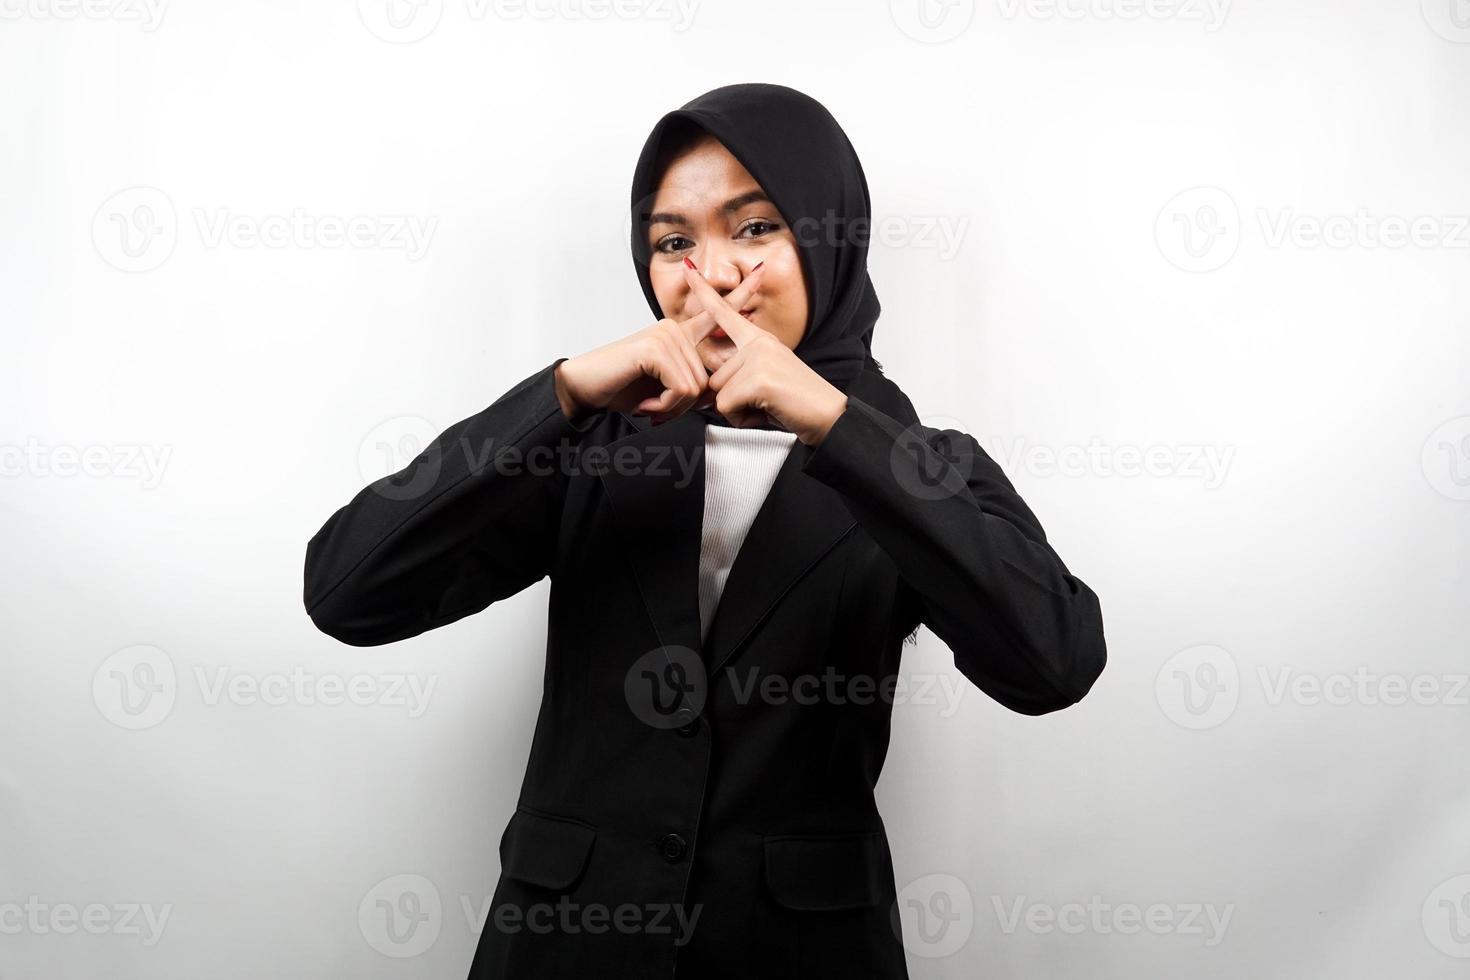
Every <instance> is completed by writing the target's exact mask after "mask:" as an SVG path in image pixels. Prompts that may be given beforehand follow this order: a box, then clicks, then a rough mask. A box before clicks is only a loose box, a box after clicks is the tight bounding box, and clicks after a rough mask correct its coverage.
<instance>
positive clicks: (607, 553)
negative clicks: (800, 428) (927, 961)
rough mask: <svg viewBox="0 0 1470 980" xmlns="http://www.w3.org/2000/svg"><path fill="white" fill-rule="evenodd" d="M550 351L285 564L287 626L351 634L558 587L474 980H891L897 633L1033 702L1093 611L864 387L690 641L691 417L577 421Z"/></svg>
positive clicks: (695, 618)
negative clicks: (882, 776)
mask: <svg viewBox="0 0 1470 980" xmlns="http://www.w3.org/2000/svg"><path fill="white" fill-rule="evenodd" d="M560 360H564V358H563V359H558V361H556V362H553V363H552V364H550V365H548V366H546V367H545V368H542V369H541V370H539V371H537V372H536V373H535V374H532V375H531V376H530V377H528V378H526V379H525V380H524V381H522V382H520V383H519V384H517V385H516V386H515V387H514V388H512V389H511V390H510V391H508V392H506V393H505V394H504V395H503V396H502V397H501V398H499V399H498V400H497V401H496V402H495V403H494V404H492V405H490V406H489V407H488V408H486V409H484V410H483V411H481V412H479V413H478V414H476V415H473V416H471V417H469V418H467V419H465V420H463V421H461V422H459V423H457V424H455V425H453V426H451V427H450V428H449V429H447V430H446V431H445V432H444V433H442V434H441V436H440V437H439V438H438V439H437V440H436V441H435V443H434V444H433V445H431V446H430V447H428V448H427V449H426V450H425V451H424V452H423V453H422V454H421V455H420V456H418V457H417V458H416V459H414V460H413V461H412V462H410V463H409V465H408V466H407V467H405V468H404V469H403V470H401V471H400V472H398V473H396V474H394V475H392V476H389V477H385V478H384V479H382V480H379V481H377V482H375V483H373V484H372V485H370V486H368V487H366V488H364V489H363V490H362V491H361V492H359V493H358V494H357V495H356V496H355V497H353V499H352V500H351V501H350V502H349V503H348V504H346V506H344V507H342V508H341V509H340V510H338V511H337V512H336V513H335V514H333V515H332V516H331V518H330V519H328V520H327V522H326V524H324V525H323V526H322V528H321V530H320V531H318V532H317V534H316V535H315V536H314V537H313V538H312V539H311V541H310V543H309V544H308V545H307V549H306V567H305V603H306V610H307V612H308V613H309V614H310V616H311V618H312V620H313V621H314V622H315V623H316V625H317V626H318V627H319V628H320V629H321V630H322V631H323V632H325V633H327V634H329V635H331V636H333V637H336V638H337V639H339V640H341V641H342V642H344V643H349V644H353V645H356V646H374V645H378V644H383V643H391V642H394V641H396V640H402V639H406V638H408V637H411V636H416V635H418V634H420V633H423V632H424V631H426V630H430V629H434V628H436V627H439V626H443V625H445V624H446V623H452V622H454V621H456V620H458V619H461V618H463V617H465V616H468V615H470V614H471V613H474V612H478V611H479V610H481V609H484V608H485V607H486V606H488V605H490V604H491V603H492V602H495V601H496V600H497V599H503V598H505V597H507V596H510V595H514V594H515V593H517V592H519V591H520V590H522V589H524V588H525V587H526V586H528V585H530V584H532V583H534V582H537V581H539V580H540V579H541V578H543V577H545V576H547V575H549V576H551V595H550V609H549V619H548V636H547V646H546V672H545V683H544V693H543V699H542V703H541V711H540V715H539V717H538V719H537V722H536V731H535V736H534V740H533V743H532V747H531V755H530V759H529V760H528V762H527V767H526V775H525V780H524V783H523V784H522V787H521V792H520V800H519V803H518V805H517V807H516V810H515V813H514V815H513V816H512V817H511V819H510V821H509V823H508V825H507V826H506V828H505V831H504V833H503V835H502V837H501V840H500V860H501V872H500V879H499V882H498V884H497V886H496V888H495V892H494V897H493V901H492V905H491V909H490V914H489V916H488V917H487V919H486V922H485V927H484V930H483V931H482V933H481V937H480V940H479V946H478V949H477V951H476V954H475V958H474V963H473V965H472V967H471V973H470V975H471V977H474V978H486V980H488V978H491V977H494V978H507V980H520V978H526V980H549V978H553V977H575V978H580V980H586V978H594V977H619V978H622V977H648V978H659V980H668V978H669V977H670V976H674V975H677V977H681V978H682V977H686V976H688V977H698V978H708V977H724V976H729V977H741V978H750V977H760V978H776V977H793V978H795V977H801V978H804V980H810V978H814V977H826V976H831V977H842V978H845V980H851V978H857V977H875V978H900V977H906V976H907V974H906V968H905V961H904V952H903V947H902V944H901V940H900V937H899V935H898V932H897V931H896V930H895V928H894V923H895V922H896V921H897V913H896V911H895V909H894V908H893V906H894V902H895V897H896V896H895V891H896V889H895V881H894V873H893V866H892V861H891V857H890V853H889V846H888V839H887V836H886V834H885V832H884V826H883V821H882V818H881V817H880V816H879V813H878V810H877V807H876V806H875V804H874V799H873V788H874V785H875V783H876V782H877V780H878V776H879V772H880V771H881V769H882V766H883V759H884V755H885V753H886V751H887V747H888V731H889V719H890V713H891V710H892V703H891V687H890V688H889V694H890V696H889V697H885V696H884V679H885V678H887V679H888V682H889V683H890V684H891V683H892V678H893V677H894V675H895V674H896V672H897V671H898V668H899V660H900V652H901V650H902V647H903V639H904V637H905V635H906V634H908V633H910V632H911V631H913V630H914V629H915V628H916V627H917V626H918V625H919V624H920V623H923V624H925V625H927V626H928V627H929V628H930V629H931V630H933V631H934V633H935V634H936V635H937V636H938V637H939V638H940V639H942V640H943V641H944V642H945V643H946V644H948V646H949V648H950V650H951V651H952V652H953V654H954V662H955V665H956V667H957V668H958V669H959V671H960V672H961V673H963V674H964V676H965V677H967V678H968V679H969V680H970V681H971V682H973V683H974V684H975V685H976V686H978V687H979V688H980V689H981V690H983V691H985V692H986V693H987V694H989V695H990V696H991V697H992V698H994V699H995V700H996V701H999V702H1000V703H1001V704H1002V705H1005V706H1006V707H1007V708H1010V709H1011V710H1013V711H1017V712H1022V713H1025V714H1029V715H1039V714H1043V713H1046V712H1050V711H1056V710H1058V709H1060V708H1065V707H1067V706H1068V705H1070V704H1072V703H1073V702H1075V701H1077V700H1078V699H1080V698H1081V697H1082V696H1083V695H1084V694H1086V693H1087V691H1088V690H1089V689H1090V688H1091V686H1092V684H1093V682H1094V681H1095V680H1096V679H1097V677H1098V674H1099V673H1100V672H1101V670H1102V668H1103V665H1104V663H1105V661H1106V658H1107V654H1106V648H1105V645H1104V641H1103V623H1102V613H1101V609H1100V606H1099V603H1098V598H1097V596H1096V595H1095V594H1094V593H1093V591H1092V590H1091V589H1089V588H1088V587H1087V586H1086V585H1085V584H1083V583H1082V582H1081V581H1080V580H1079V579H1077V578H1076V577H1075V576H1073V575H1071V574H1070V573H1069V572H1068V571H1067V568H1066V566H1065V565H1063V564H1062V561H1061V559H1060V558H1059V557H1058V556H1057V554H1056V553H1055V552H1054V551H1053V550H1052V548H1051V547H1050V546H1049V545H1048V544H1047V542H1046V538H1045V535H1044V532H1043V531H1042V528H1041V525H1040V524H1039V523H1038V522H1037V520H1036V517H1035V515H1034V514H1032V512H1031V510H1030V509H1029V508H1028V507H1027V506H1026V504H1025V503H1024V502H1023V501H1022V500H1021V498H1020V497H1019V496H1018V495H1017V494H1016V492H1015V489H1014V488H1013V486H1012V485H1011V483H1010V481H1009V480H1008V479H1007V478H1006V476H1005V475H1004V473H1003V472H1002V471H1001V469H1000V467H999V466H997V465H996V464H995V462H994V461H993V460H991V459H990V457H989V456H987V455H986V454H985V452H984V450H982V449H981V448H980V446H979V445H978V443H976V442H975V440H974V439H972V438H971V437H970V436H968V435H966V434H964V433H961V432H957V431H955V430H940V429H934V428H929V427H924V426H916V427H913V428H910V429H908V430H907V431H905V430H904V429H903V427H901V426H900V425H899V424H898V423H897V422H895V421H894V420H893V419H892V418H890V417H889V416H887V415H885V414H884V413H883V412H881V411H879V410H878V409H876V408H874V407H873V405H874V404H875V403H877V402H878V401H879V399H878V398H877V397H876V396H875V395H876V391H877V389H876V388H872V387H870V386H875V385H888V384H891V382H889V381H888V380H887V379H886V378H882V377H881V376H879V375H876V374H872V373H869V372H865V373H863V374H861V375H860V376H859V377H858V378H857V380H855V381H854V382H853V383H852V385H851V387H849V389H848V391H847V394H848V408H847V410H846V411H845V412H844V413H843V415H842V416H841V417H840V418H839V419H838V421H837V422H836V423H835V425H833V427H832V429H831V431H830V432H829V434H828V435H827V437H826V439H825V440H824V441H823V442H822V444H821V445H820V446H818V447H816V448H815V449H813V448H811V447H808V446H806V445H804V444H802V443H801V442H797V443H795V444H794V445H793V446H792V448H791V451H790V454H789V456H788V457H787V458H786V460H785V462H784V464H783V465H782V467H781V469H780V472H779V474H778V476H777V478H776V481H775V483H774V485H773V486H772V488H771V492H770V495H769V496H768V497H767V499H766V501H765V502H764V504H763V505H762V507H761V509H760V510H759V512H758V513H757V515H756V518H755V521H754V523H753V525H752V526H751V528H750V531H749V534H748V536H747V537H746V539H745V542H744V544H743V546H742V548H741V550H740V552H739V554H738V555H737V560H736V561H735V564H734V565H733V567H732V569H731V572H730V575H729V578H728V580H727V583H726V585H725V588H724V591H723V594H722V596H721V599H720V603H719V606H718V608H717V611H716V615H715V618H714V621H713V623H712V624H711V626H710V629H709V635H708V638H707V641H706V642H704V643H701V642H700V629H699V625H700V624H699V600H698V568H699V549H700V527H701V521H702V518H703V500H704V456H703V447H704V426H705V425H706V424H707V420H706V419H705V418H704V416H702V415H701V414H699V413H696V412H687V413H685V414H684V415H682V416H680V417H678V418H677V419H675V420H673V421H671V422H668V423H666V424H664V425H660V426H653V425H652V424H651V423H649V422H648V420H647V419H645V418H642V417H630V416H627V415H623V414H621V413H618V412H606V411H604V412H597V413H594V414H592V415H591V416H589V417H587V418H585V419H580V420H579V421H578V422H576V423H575V424H574V423H572V422H570V421H569V420H568V419H567V418H566V417H565V416H564V415H563V414H562V411H561V407H560V404H559V403H558V401H557V398H556V391H555V382H554V378H553V374H552V372H553V370H554V369H555V367H556V364H557V363H560ZM865 392H869V393H872V395H873V397H870V398H869V399H868V400H865V399H864V394H865ZM771 678H774V681H773V680H771ZM783 692H784V693H783ZM559 903H560V904H559ZM690 924H692V928H691V927H690ZM676 965H677V967H678V971H677V974H674V972H673V971H674V968H675V967H676Z"/></svg>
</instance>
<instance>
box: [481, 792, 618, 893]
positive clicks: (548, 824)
mask: <svg viewBox="0 0 1470 980" xmlns="http://www.w3.org/2000/svg"><path fill="white" fill-rule="evenodd" d="M596 838H597V829H596V828H595V827H593V826H592V825H591V824H589V823H583V822H582V821H580V820H573V819H571V818H570V817H556V816H552V815H551V814H546V813H539V812H537V811H535V810H530V809H527V808H526V807H524V806H518V807H516V812H515V814H514V815H513V816H512V817H511V818H510V823H509V824H508V825H507V826H506V828H505V833H504V834H503V835H502V836H501V838H500V870H501V872H502V873H503V874H505V875H506V876H507V877H510V878H515V879H517V880H520V881H524V882H527V883H529V884H532V885H539V886H541V887H542V888H551V889H554V890H556V891H568V890H570V889H571V887H572V885H573V884H575V883H576V881H577V879H578V878H579V877H580V876H581V874H582V869H583V868H584V867H586V864H587V855H588V854H590V853H591V851H592V843H593V841H594V840H596Z"/></svg>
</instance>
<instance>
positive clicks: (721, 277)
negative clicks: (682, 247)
mask: <svg viewBox="0 0 1470 980" xmlns="http://www.w3.org/2000/svg"><path fill="white" fill-rule="evenodd" d="M694 264H695V265H696V266H697V267H698V268H699V271H700V273H701V274H702V275H703V276H704V278H705V281H706V282H708V283H709V284H710V285H711V286H713V287H715V289H717V290H719V292H720V295H722V296H723V295H724V294H725V293H728V292H729V291H730V290H732V289H734V288H735V287H736V286H738V285H740V283H741V281H742V280H743V279H744V278H745V277H746V276H747V275H749V274H750V270H748V269H742V268H741V267H740V265H739V264H738V263H737V262H735V261H734V260H733V259H731V258H729V257H727V256H722V255H719V254H717V253H715V252H713V251H706V252H704V254H698V255H695V256H694Z"/></svg>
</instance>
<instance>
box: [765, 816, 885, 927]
mask: <svg viewBox="0 0 1470 980" xmlns="http://www.w3.org/2000/svg"><path fill="white" fill-rule="evenodd" d="M883 846H884V844H883V834H882V831H873V832H871V833H861V834H834V835H824V836H817V835H782V836H775V837H767V838H765V864H766V884H767V885H768V886H769V887H770V890H771V896H772V897H773V898H775V900H776V902H777V903H778V904H780V905H782V906H783V907H785V908H788V909H794V910H796V911H800V912H835V911H840V910H843V909H861V908H871V907H872V906H874V905H877V904H878V901H879V898H880V896H881V895H882V888H881V886H880V880H881V874H882V870H883V868H884V866H885V865H884V861H883Z"/></svg>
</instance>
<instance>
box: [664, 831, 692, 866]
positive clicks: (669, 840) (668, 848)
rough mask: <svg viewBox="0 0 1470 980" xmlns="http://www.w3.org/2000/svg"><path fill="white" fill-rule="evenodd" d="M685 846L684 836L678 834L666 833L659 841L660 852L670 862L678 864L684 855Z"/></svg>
mask: <svg viewBox="0 0 1470 980" xmlns="http://www.w3.org/2000/svg"><path fill="white" fill-rule="evenodd" d="M685 846H686V845H685V843H684V838H682V837H680V836H679V835H678V834H665V835H664V837H663V839H662V840H660V841H659V842H658V847H659V852H660V853H661V854H663V856H664V860H665V861H667V862H669V863H670V864H677V863H678V862H679V860H680V859H681V858H683V857H684V850H685Z"/></svg>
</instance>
